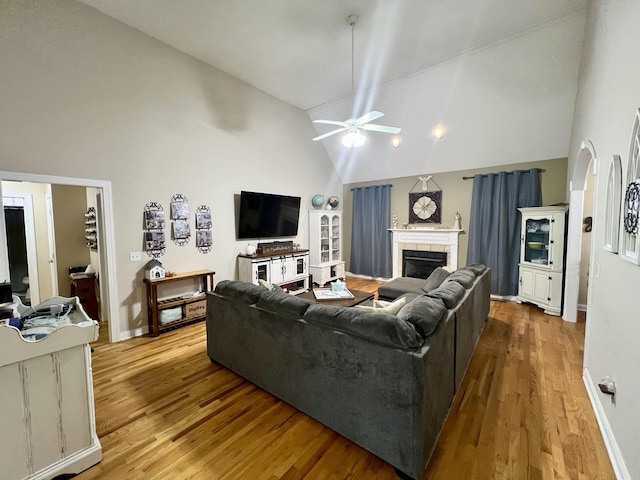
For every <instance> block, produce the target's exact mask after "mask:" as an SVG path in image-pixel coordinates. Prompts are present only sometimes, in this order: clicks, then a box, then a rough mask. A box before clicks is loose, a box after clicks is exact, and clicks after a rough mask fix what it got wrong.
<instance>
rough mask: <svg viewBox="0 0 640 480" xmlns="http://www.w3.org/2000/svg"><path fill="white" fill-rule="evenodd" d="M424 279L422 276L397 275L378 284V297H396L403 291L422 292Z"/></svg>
mask: <svg viewBox="0 0 640 480" xmlns="http://www.w3.org/2000/svg"><path fill="white" fill-rule="evenodd" d="M424 282H425V280H424V279H423V278H413V277H398V278H394V279H393V280H390V281H388V282H386V283H385V284H383V285H380V287H379V288H378V298H390V299H396V298H398V297H399V296H401V295H402V294H403V293H407V292H411V293H418V294H422V293H423V291H422V287H423V286H424Z"/></svg>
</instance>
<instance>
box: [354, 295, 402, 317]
mask: <svg viewBox="0 0 640 480" xmlns="http://www.w3.org/2000/svg"><path fill="white" fill-rule="evenodd" d="M405 303H406V300H405V299H404V298H398V299H396V300H394V301H393V302H387V301H385V300H374V301H373V307H370V306H368V305H356V308H360V309H362V310H365V311H367V312H373V313H388V314H389V315H396V314H397V313H398V312H399V311H400V309H401V308H402V307H404V305H405Z"/></svg>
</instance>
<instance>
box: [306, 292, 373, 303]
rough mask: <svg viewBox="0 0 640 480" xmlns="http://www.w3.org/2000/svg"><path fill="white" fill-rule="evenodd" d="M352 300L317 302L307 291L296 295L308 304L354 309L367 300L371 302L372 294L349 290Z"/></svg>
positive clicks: (311, 293)
mask: <svg viewBox="0 0 640 480" xmlns="http://www.w3.org/2000/svg"><path fill="white" fill-rule="evenodd" d="M349 291H350V292H351V294H352V295H353V298H347V299H344V300H317V299H316V297H315V295H314V294H313V291H311V290H310V291H308V292H304V293H301V294H300V295H297V297H298V298H304V299H305V300H309V301H310V302H314V303H320V304H322V305H335V306H336V307H354V306H356V305H360V304H361V303H365V302H367V301H369V300H373V297H374V294H373V293H371V292H363V291H361V290H352V289H349Z"/></svg>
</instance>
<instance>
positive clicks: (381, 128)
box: [361, 123, 402, 133]
mask: <svg viewBox="0 0 640 480" xmlns="http://www.w3.org/2000/svg"><path fill="white" fill-rule="evenodd" d="M361 128H362V129H363V130H370V131H372V132H382V133H400V130H402V129H401V128H400V127H390V126H387V125H376V124H374V123H368V124H366V125H363V126H362V127H361Z"/></svg>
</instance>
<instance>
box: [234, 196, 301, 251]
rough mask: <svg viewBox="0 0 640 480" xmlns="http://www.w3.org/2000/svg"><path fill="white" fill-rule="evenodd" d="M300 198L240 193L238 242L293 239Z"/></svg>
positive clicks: (296, 226) (296, 231)
mask: <svg viewBox="0 0 640 480" xmlns="http://www.w3.org/2000/svg"><path fill="white" fill-rule="evenodd" d="M299 217H300V197H290V196H286V195H274V194H271V193H258V192H244V191H243V192H240V213H239V219H238V239H247V238H276V237H295V236H296V235H297V234H298V218H299Z"/></svg>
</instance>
